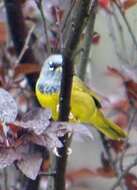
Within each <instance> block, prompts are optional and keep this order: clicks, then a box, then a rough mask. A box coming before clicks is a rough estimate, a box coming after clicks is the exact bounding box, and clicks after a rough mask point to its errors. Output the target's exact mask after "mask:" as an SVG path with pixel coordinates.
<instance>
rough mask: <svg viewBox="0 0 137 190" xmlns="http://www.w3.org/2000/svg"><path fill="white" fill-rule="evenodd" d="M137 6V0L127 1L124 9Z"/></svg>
mask: <svg viewBox="0 0 137 190" xmlns="http://www.w3.org/2000/svg"><path fill="white" fill-rule="evenodd" d="M136 4H137V0H127V1H124V5H123V6H124V8H125V9H129V8H130V7H132V6H134V5H136Z"/></svg>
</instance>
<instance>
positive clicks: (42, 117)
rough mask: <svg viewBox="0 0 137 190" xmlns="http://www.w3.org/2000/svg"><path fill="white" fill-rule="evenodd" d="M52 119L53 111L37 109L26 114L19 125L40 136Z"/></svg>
mask: <svg viewBox="0 0 137 190" xmlns="http://www.w3.org/2000/svg"><path fill="white" fill-rule="evenodd" d="M50 118H51V111H50V110H49V109H42V108H35V109H34V110H32V111H30V112H28V113H26V114H25V115H24V116H23V118H22V120H21V121H20V122H18V125H19V126H21V127H22V128H25V129H29V130H30V131H33V132H34V133H35V134H37V135H40V134H42V133H43V132H44V131H45V129H46V128H47V127H48V126H49V124H50Z"/></svg>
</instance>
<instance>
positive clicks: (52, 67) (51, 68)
mask: <svg viewBox="0 0 137 190" xmlns="http://www.w3.org/2000/svg"><path fill="white" fill-rule="evenodd" d="M49 70H50V71H54V66H53V62H52V61H49Z"/></svg>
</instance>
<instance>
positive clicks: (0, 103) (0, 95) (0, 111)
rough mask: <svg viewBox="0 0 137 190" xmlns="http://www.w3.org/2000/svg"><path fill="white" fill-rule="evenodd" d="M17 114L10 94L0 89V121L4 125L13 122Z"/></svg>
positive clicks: (15, 105)
mask: <svg viewBox="0 0 137 190" xmlns="http://www.w3.org/2000/svg"><path fill="white" fill-rule="evenodd" d="M17 113H18V108H17V104H16V102H15V100H14V99H13V97H12V96H11V94H10V93H9V92H8V91H6V90H4V89H3V88H0V120H1V121H3V122H5V123H12V122H14V121H15V119H16V117H17Z"/></svg>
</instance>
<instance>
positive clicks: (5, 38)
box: [0, 21, 8, 45]
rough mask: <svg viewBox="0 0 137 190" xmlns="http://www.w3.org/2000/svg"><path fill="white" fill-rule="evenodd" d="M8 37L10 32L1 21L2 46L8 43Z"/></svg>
mask: <svg viewBox="0 0 137 190" xmlns="http://www.w3.org/2000/svg"><path fill="white" fill-rule="evenodd" d="M7 36H8V32H7V29H6V24H5V23H4V22H2V21H0V45H2V44H4V43H5V42H6V40H7Z"/></svg>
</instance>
